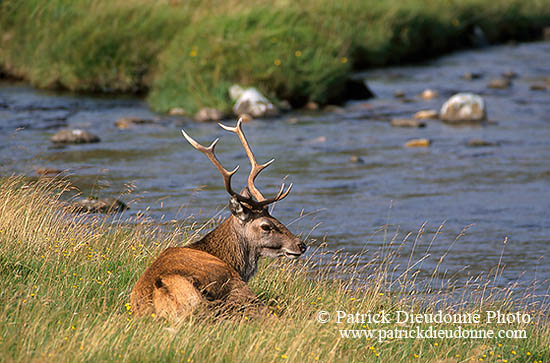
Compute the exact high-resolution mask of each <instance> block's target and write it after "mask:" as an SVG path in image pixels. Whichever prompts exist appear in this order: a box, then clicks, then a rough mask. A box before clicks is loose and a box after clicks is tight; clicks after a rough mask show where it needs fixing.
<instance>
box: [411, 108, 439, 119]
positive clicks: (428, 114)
mask: <svg viewBox="0 0 550 363" xmlns="http://www.w3.org/2000/svg"><path fill="white" fill-rule="evenodd" d="M438 117H439V113H438V112H437V111H436V110H421V111H418V112H417V113H415V114H414V118H415V119H417V120H425V119H429V118H431V119H437V118H438Z"/></svg>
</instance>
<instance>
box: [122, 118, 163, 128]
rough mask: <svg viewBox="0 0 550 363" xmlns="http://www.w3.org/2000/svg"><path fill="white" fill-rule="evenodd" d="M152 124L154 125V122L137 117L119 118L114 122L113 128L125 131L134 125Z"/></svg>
mask: <svg viewBox="0 0 550 363" xmlns="http://www.w3.org/2000/svg"><path fill="white" fill-rule="evenodd" d="M153 123H155V121H153V120H149V119H144V118H139V117H121V118H119V119H118V120H116V121H115V126H116V127H117V128H118V129H120V130H125V129H129V128H132V127H134V126H136V125H147V124H153Z"/></svg>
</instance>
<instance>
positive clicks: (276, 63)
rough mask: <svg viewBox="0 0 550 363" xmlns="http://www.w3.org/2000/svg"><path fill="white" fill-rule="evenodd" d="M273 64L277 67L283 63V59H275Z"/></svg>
mask: <svg viewBox="0 0 550 363" xmlns="http://www.w3.org/2000/svg"><path fill="white" fill-rule="evenodd" d="M273 64H275V65H276V66H277V67H278V66H280V65H281V60H280V59H275V60H274V61H273Z"/></svg>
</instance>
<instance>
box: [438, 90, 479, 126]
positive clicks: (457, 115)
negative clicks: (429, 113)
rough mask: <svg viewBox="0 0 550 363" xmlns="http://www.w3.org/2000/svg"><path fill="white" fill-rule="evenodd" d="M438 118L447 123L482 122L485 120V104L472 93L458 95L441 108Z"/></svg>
mask: <svg viewBox="0 0 550 363" xmlns="http://www.w3.org/2000/svg"><path fill="white" fill-rule="evenodd" d="M440 117H441V119H442V120H444V121H449V122H468V121H482V120H485V119H486V118H487V113H486V110H485V102H484V101H483V98H482V97H481V96H478V95H476V94H473V93H458V94H456V95H454V96H452V97H451V98H449V99H448V100H447V101H446V102H445V103H444V104H443V106H442V107H441V112H440Z"/></svg>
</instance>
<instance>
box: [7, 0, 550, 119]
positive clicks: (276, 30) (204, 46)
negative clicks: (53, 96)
mask: <svg viewBox="0 0 550 363" xmlns="http://www.w3.org/2000/svg"><path fill="white" fill-rule="evenodd" d="M549 25H550V6H548V2H547V1H545V0H496V1H491V2H489V1H485V0H465V1H462V0H461V1H458V0H407V1H398V0H390V1H376V0H367V1H363V0H347V1H329V0H316V1H303V0H299V1H291V2H289V1H284V0H279V1H274V2H273V1H265V0H261V1H254V2H247V1H242V0H231V1H219V0H208V1H196V0H194V1H180V0H170V1H168V0H165V1H150V0H131V1H122V0H115V1H92V0H75V1H67V0H51V1H41V0H4V1H2V2H0V70H1V71H3V72H4V73H5V74H8V75H13V76H16V77H21V78H24V79H27V80H29V81H30V82H31V83H32V84H33V85H35V86H38V87H62V88H67V89H70V90H76V91H98V92H140V93H147V94H148V100H149V102H150V105H151V106H152V107H153V108H154V109H156V110H159V111H167V110H169V109H171V108H173V107H183V108H184V109H185V110H186V111H187V112H189V113H194V112H195V111H197V110H198V109H199V108H201V107H206V106H208V107H216V108H219V109H222V110H228V109H229V108H230V103H231V102H230V100H229V96H228V92H227V90H228V87H229V86H231V85H232V84H234V83H239V84H241V85H250V86H256V87H258V88H260V89H261V90H262V91H263V92H264V93H265V94H267V95H268V96H269V97H271V98H273V99H277V100H289V101H290V102H291V103H292V104H294V105H300V104H303V103H305V102H306V101H308V100H312V101H316V102H319V103H326V102H330V101H331V100H334V99H337V98H338V96H339V95H340V94H341V92H342V88H343V87H344V84H345V81H346V79H347V78H348V77H349V75H350V73H351V72H352V71H353V70H359V69H365V68H368V67H371V66H381V65H385V64H395V63H400V62H405V61H412V60H419V59H425V58H428V57H431V56H434V55H436V54H440V53H442V52H447V51H451V50H455V49H459V48H462V47H465V46H470V45H472V44H473V43H474V42H475V41H476V40H475V36H474V33H475V29H476V27H478V28H479V29H481V30H483V32H484V34H485V36H486V38H487V40H488V41H489V42H491V43H494V42H500V41H505V40H510V39H515V40H531V39H536V38H537V37H538V36H540V34H541V29H542V28H543V27H544V26H549Z"/></svg>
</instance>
